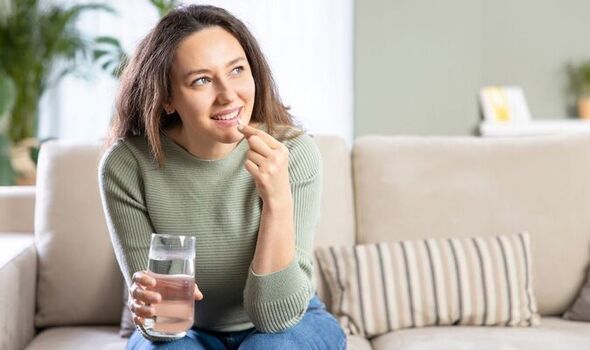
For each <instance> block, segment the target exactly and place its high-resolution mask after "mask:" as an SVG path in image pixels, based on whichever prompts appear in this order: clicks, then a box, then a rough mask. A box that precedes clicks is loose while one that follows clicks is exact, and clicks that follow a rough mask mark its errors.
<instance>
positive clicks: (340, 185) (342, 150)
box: [314, 135, 355, 306]
mask: <svg viewBox="0 0 590 350" xmlns="http://www.w3.org/2000/svg"><path fill="white" fill-rule="evenodd" d="M314 139H315V141H316V143H317V145H318V147H319V149H320V152H321V153H322V162H323V188H322V205H321V209H320V210H321V213H320V215H321V217H320V223H319V225H318V229H317V231H316V235H315V241H314V246H315V247H320V246H331V245H338V244H344V245H349V246H352V245H353V244H354V243H355V215H354V199H353V197H354V196H353V193H352V170H351V166H350V150H349V149H348V146H347V145H346V143H345V142H344V140H343V139H342V138H339V137H336V136H323V135H317V136H315V137H314ZM314 259H315V256H314ZM314 261H315V260H314ZM315 265H316V269H315V281H316V287H317V292H318V294H319V296H320V298H321V299H322V300H324V302H325V303H326V305H328V306H329V305H330V303H331V298H330V295H329V293H328V291H327V288H326V285H325V281H324V280H323V278H322V276H321V274H320V271H319V268H317V266H318V265H317V263H316V264H315Z"/></svg>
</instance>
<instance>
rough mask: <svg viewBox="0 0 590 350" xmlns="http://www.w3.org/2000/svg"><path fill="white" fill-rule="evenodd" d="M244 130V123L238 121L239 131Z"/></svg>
mask: <svg viewBox="0 0 590 350" xmlns="http://www.w3.org/2000/svg"><path fill="white" fill-rule="evenodd" d="M243 128H244V125H243V124H242V122H241V121H240V120H239V119H238V130H242V129H243Z"/></svg>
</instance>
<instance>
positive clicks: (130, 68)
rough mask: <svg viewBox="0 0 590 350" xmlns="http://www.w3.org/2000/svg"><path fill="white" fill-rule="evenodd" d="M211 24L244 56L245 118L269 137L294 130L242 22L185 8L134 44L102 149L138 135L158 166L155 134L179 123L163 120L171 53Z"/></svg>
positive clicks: (217, 11)
mask: <svg viewBox="0 0 590 350" xmlns="http://www.w3.org/2000/svg"><path fill="white" fill-rule="evenodd" d="M212 26H219V27H221V28H223V29H225V30H226V31H227V32H229V33H230V34H232V35H233V36H234V37H235V38H236V39H237V40H238V42H239V43H240V45H242V48H243V49H244V52H245V53H246V58H247V60H248V62H249V64H250V67H251V69H252V76H253V78H254V84H255V87H256V93H255V98H254V108H253V110H252V118H251V120H252V121H254V122H258V123H265V124H266V125H267V128H268V131H269V133H270V134H271V135H273V136H275V137H277V138H281V135H277V134H276V132H277V128H276V126H281V127H282V126H285V127H293V126H295V122H294V120H293V117H292V116H291V115H290V114H289V113H288V108H287V107H285V106H284V105H283V103H282V102H281V99H280V97H279V94H278V91H277V87H276V84H275V82H274V80H273V78H272V74H271V70H270V67H269V65H268V63H267V62H266V59H265V58H264V55H263V54H262V51H261V50H260V47H259V45H258V43H257V41H256V39H255V38H254V36H253V35H252V34H251V33H250V31H249V30H248V28H247V27H246V26H245V25H244V23H242V22H241V21H240V20H239V19H237V18H236V17H234V16H233V15H231V14H230V13H229V12H227V11H226V10H224V9H222V8H219V7H214V6H207V5H188V6H180V7H178V8H176V9H174V10H172V11H170V12H169V13H168V14H167V15H166V16H165V17H163V18H162V19H161V20H160V22H159V23H158V24H157V25H156V27H155V28H154V29H153V30H152V31H151V32H150V33H149V34H148V35H147V36H146V37H145V38H144V39H143V40H142V41H141V42H140V43H139V46H138V48H137V51H136V52H135V55H134V57H133V58H132V59H131V61H130V62H129V64H128V65H127V67H125V69H124V70H123V73H122V75H121V86H120V90H119V94H118V97H117V101H116V114H115V117H114V119H113V123H112V126H111V130H110V132H109V136H108V139H107V145H111V144H113V143H114V142H116V141H117V140H118V139H121V138H126V137H131V136H144V137H145V138H146V139H147V141H148V144H149V146H150V149H151V152H152V155H153V156H154V158H155V159H156V161H157V163H158V165H159V166H162V165H163V163H164V152H163V150H162V144H161V140H160V131H161V130H162V129H163V128H165V127H166V126H168V125H169V124H171V123H179V122H180V118H179V117H178V115H176V116H172V117H170V116H167V115H166V113H165V112H164V107H163V104H164V103H165V102H166V101H169V100H170V98H171V94H172V84H171V79H170V76H171V74H170V72H171V68H172V62H173V59H174V53H175V52H176V49H177V47H178V46H179V44H180V42H181V41H182V40H183V39H185V38H186V37H188V36H189V35H191V34H193V33H195V32H197V31H200V30H202V29H204V28H208V27H212ZM283 135H286V134H283ZM293 136H296V135H293V134H292V135H291V137H293ZM291 137H288V138H291Z"/></svg>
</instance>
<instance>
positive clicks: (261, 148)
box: [247, 135, 273, 157]
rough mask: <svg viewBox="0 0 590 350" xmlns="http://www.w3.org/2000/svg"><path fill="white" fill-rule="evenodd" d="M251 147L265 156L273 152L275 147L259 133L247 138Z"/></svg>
mask: <svg viewBox="0 0 590 350" xmlns="http://www.w3.org/2000/svg"><path fill="white" fill-rule="evenodd" d="M247 140H248V145H250V149H251V150H253V151H254V152H256V153H260V154H261V155H262V156H264V157H268V156H270V155H271V154H272V151H273V149H272V148H270V146H269V145H268V144H267V143H266V142H264V141H263V140H262V139H261V138H260V137H259V136H258V135H253V136H250V137H248V138H247Z"/></svg>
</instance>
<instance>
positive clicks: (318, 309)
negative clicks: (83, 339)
mask: <svg viewBox="0 0 590 350" xmlns="http://www.w3.org/2000/svg"><path fill="white" fill-rule="evenodd" d="M127 349H128V350H177V349H178V350H180V349H190V350H193V349H194V350H234V349H240V350H252V349H258V350H263V349H280V350H291V349H297V350H306V349H309V350H311V349H314V350H315V349H317V350H332V349H334V350H341V349H346V335H345V334H344V332H343V331H342V329H341V328H340V325H339V324H338V322H337V321H336V319H335V318H334V317H333V316H332V315H330V314H329V313H328V312H327V311H326V307H325V305H324V304H323V303H322V302H321V301H320V299H319V298H318V297H317V296H314V297H313V298H312V299H311V301H310V302H309V306H308V307H307V311H306V312H305V315H304V316H303V319H301V321H300V322H299V323H297V324H296V325H295V326H293V327H291V328H289V329H286V330H284V331H282V332H279V333H261V332H258V331H257V330H256V329H255V328H251V329H247V330H244V331H239V332H210V331H205V330H202V329H197V328H193V329H191V330H189V331H188V332H187V335H186V336H185V337H184V338H182V339H178V340H174V341H169V342H151V341H149V340H147V339H145V338H144V337H143V336H142V335H141V333H139V332H138V331H137V330H136V331H135V332H134V333H133V335H132V336H131V338H130V339H129V342H128V343H127Z"/></svg>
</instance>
